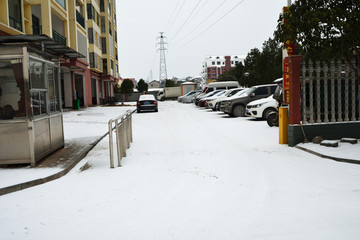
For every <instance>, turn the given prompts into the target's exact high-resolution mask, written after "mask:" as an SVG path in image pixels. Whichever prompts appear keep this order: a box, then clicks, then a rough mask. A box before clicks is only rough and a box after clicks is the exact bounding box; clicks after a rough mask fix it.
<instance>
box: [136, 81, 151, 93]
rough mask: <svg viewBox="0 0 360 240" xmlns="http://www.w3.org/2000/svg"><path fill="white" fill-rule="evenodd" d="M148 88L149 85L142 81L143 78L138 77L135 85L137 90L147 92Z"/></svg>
mask: <svg viewBox="0 0 360 240" xmlns="http://www.w3.org/2000/svg"><path fill="white" fill-rule="evenodd" d="M148 88H149V85H148V84H147V83H146V82H145V81H144V79H140V80H139V82H138V84H137V86H136V89H137V90H138V91H139V92H147V90H148Z"/></svg>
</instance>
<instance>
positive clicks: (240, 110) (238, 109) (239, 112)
mask: <svg viewBox="0 0 360 240" xmlns="http://www.w3.org/2000/svg"><path fill="white" fill-rule="evenodd" d="M232 115H233V116H234V117H245V108H244V107H243V106H241V105H237V106H235V107H234V108H233V111H232Z"/></svg>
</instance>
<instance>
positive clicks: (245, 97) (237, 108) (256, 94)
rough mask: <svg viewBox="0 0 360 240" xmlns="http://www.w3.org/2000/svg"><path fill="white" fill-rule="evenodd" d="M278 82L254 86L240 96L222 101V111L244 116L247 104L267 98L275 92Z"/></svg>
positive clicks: (231, 114) (234, 115)
mask: <svg viewBox="0 0 360 240" xmlns="http://www.w3.org/2000/svg"><path fill="white" fill-rule="evenodd" d="M276 87H277V84H267V85H258V86H253V87H251V88H249V89H248V90H246V91H245V92H244V93H243V94H241V95H240V96H239V97H238V98H233V99H231V100H224V101H221V103H220V111H223V112H224V113H227V114H229V115H230V116H232V117H244V116H245V109H246V105H247V104H248V103H249V102H252V101H254V100H257V99H260V98H266V97H269V96H270V95H272V94H274V92H275V89H276Z"/></svg>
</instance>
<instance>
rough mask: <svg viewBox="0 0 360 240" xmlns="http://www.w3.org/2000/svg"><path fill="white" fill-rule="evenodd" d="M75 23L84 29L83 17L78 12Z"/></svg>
mask: <svg viewBox="0 0 360 240" xmlns="http://www.w3.org/2000/svg"><path fill="white" fill-rule="evenodd" d="M76 21H77V22H78V23H79V24H80V25H81V26H82V27H83V28H85V19H84V17H83V16H82V15H81V13H79V11H76Z"/></svg>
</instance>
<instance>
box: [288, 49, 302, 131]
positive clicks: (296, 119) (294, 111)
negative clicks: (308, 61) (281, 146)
mask: <svg viewBox="0 0 360 240" xmlns="http://www.w3.org/2000/svg"><path fill="white" fill-rule="evenodd" d="M287 59H288V61H289V75H290V86H289V88H290V89H289V91H290V96H289V100H290V103H289V124H300V115H301V106H300V97H301V96H300V92H301V84H300V66H301V61H302V59H303V57H302V56H290V57H287Z"/></svg>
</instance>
